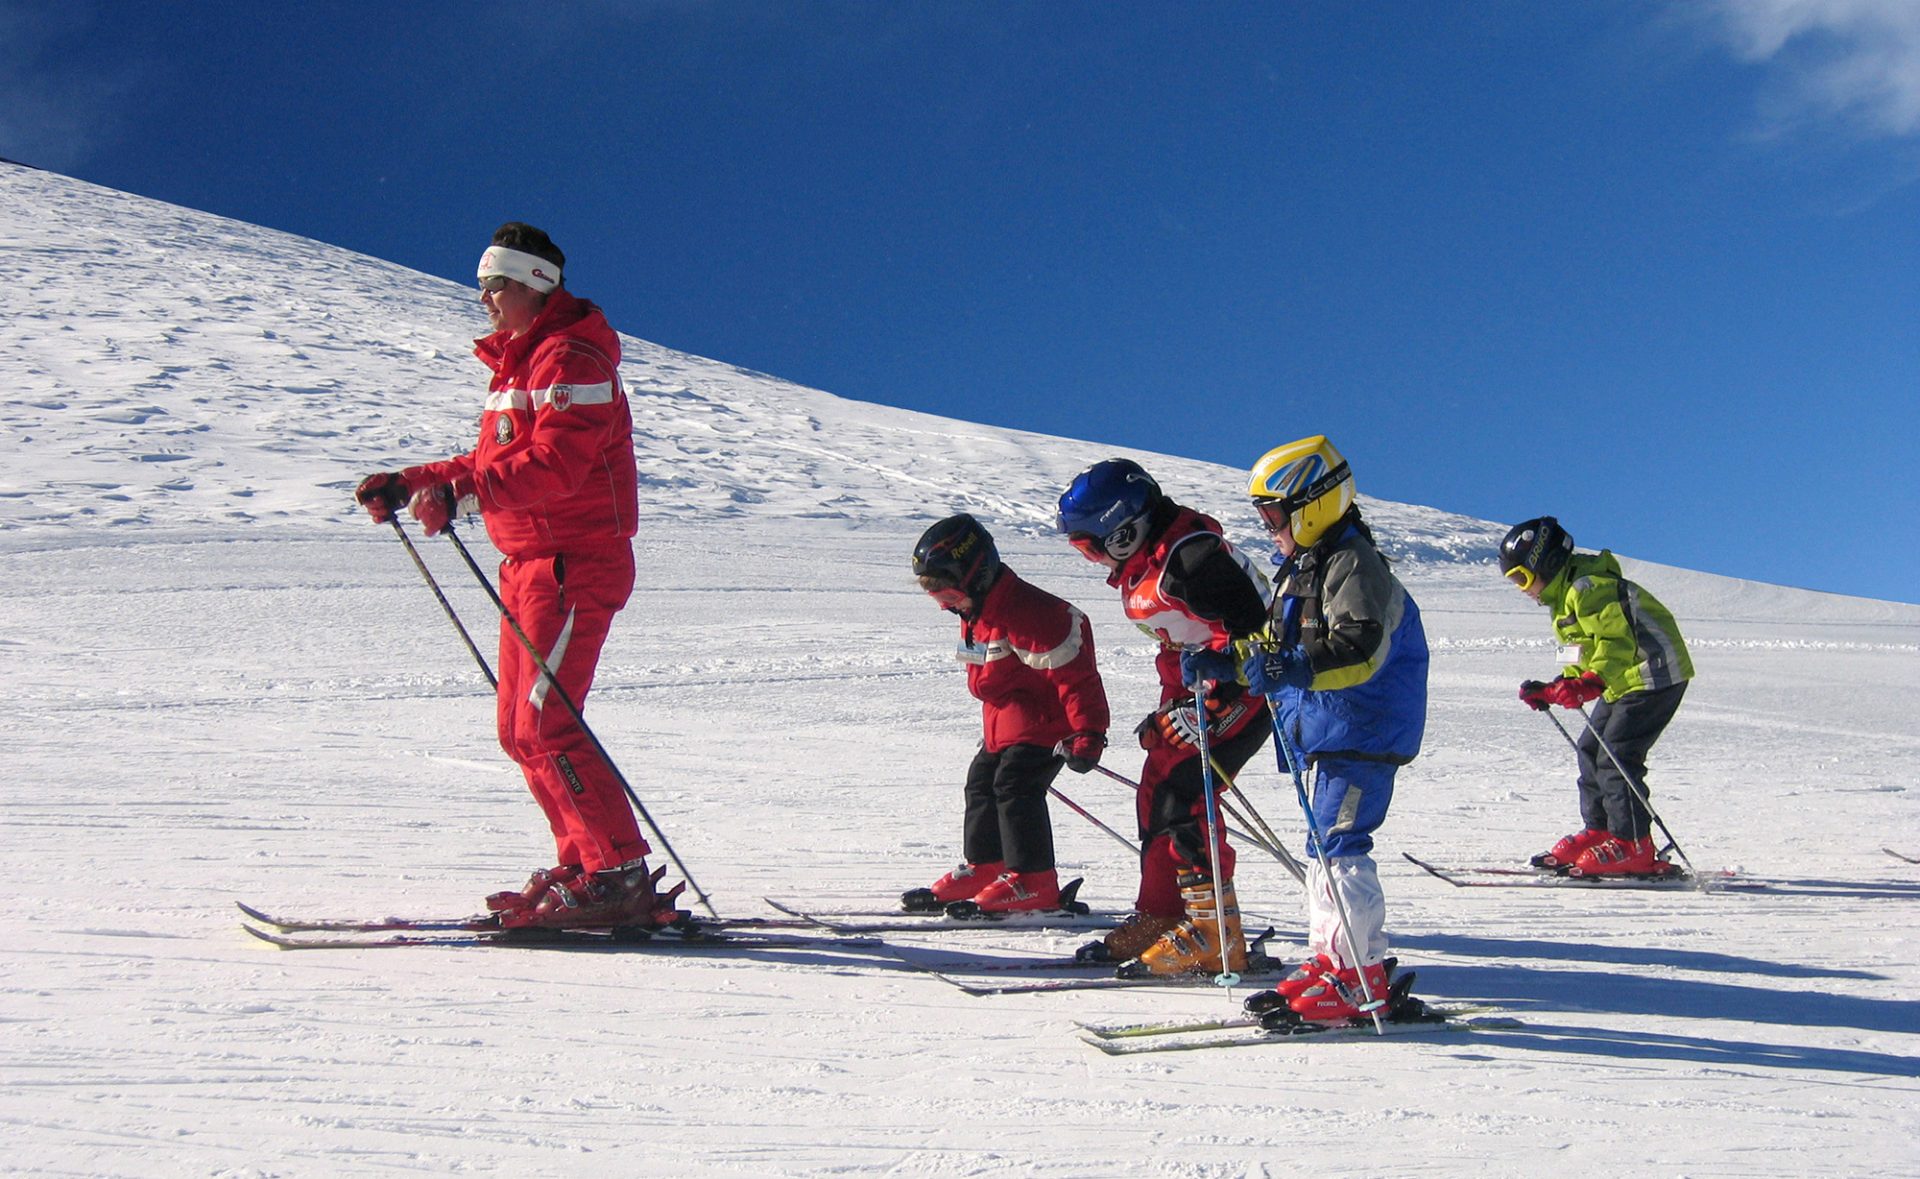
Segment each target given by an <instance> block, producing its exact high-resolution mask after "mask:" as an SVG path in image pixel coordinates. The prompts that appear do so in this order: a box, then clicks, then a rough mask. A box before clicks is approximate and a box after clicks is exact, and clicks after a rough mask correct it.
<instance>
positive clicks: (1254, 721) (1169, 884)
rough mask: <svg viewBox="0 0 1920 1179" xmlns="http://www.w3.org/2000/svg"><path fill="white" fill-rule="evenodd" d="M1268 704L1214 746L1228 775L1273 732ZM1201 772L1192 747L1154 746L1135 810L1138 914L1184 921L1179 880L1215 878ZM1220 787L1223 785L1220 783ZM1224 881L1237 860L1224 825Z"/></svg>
mask: <svg viewBox="0 0 1920 1179" xmlns="http://www.w3.org/2000/svg"><path fill="white" fill-rule="evenodd" d="M1271 721H1272V717H1271V714H1270V713H1269V712H1268V711H1267V708H1266V702H1265V701H1264V700H1261V701H1258V706H1257V707H1254V708H1250V709H1248V710H1247V712H1246V713H1245V715H1243V716H1241V717H1240V718H1239V720H1237V721H1236V722H1235V723H1234V724H1233V725H1232V726H1231V727H1230V728H1229V729H1228V731H1227V732H1225V733H1222V734H1220V735H1218V736H1217V737H1215V738H1214V740H1213V741H1211V742H1210V743H1209V744H1210V745H1211V747H1212V749H1213V757H1214V760H1215V761H1217V762H1219V763H1220V766H1221V768H1222V769H1225V770H1226V771H1227V772H1228V773H1229V774H1238V773H1239V772H1240V767H1242V766H1244V765H1246V764H1247V762H1248V760H1249V759H1251V758H1252V757H1253V755H1254V754H1255V753H1257V752H1259V750H1260V747H1261V746H1262V745H1264V744H1266V741H1267V737H1268V736H1269V735H1270V734H1271V732H1272V727H1273V726H1272V723H1271ZM1203 783H1204V779H1203V777H1202V775H1201V772H1200V751H1199V750H1198V749H1195V748H1194V747H1193V746H1191V745H1172V744H1168V743H1166V742H1155V743H1154V744H1153V745H1152V746H1151V747H1150V748H1148V750H1147V763H1146V765H1144V766H1142V767H1141V769H1140V789H1139V791H1138V793H1137V794H1136V795H1135V797H1134V806H1135V809H1136V812H1137V815H1138V818H1139V820H1140V839H1141V855H1140V889H1139V891H1138V892H1137V893H1136V894H1135V895H1134V900H1133V908H1134V911H1135V912H1136V913H1152V914H1154V915H1156V916H1162V917H1179V916H1181V915H1182V914H1184V913H1185V912H1186V901H1185V900H1184V899H1183V898H1182V897H1181V895H1180V874H1181V873H1183V872H1190V871H1194V870H1198V871H1201V872H1205V873H1206V874H1207V875H1209V876H1211V875H1213V856H1212V855H1211V853H1210V849H1209V848H1208V846H1207V841H1208V836H1209V834H1210V832H1209V831H1208V828H1207V818H1206V816H1207V802H1206V793H1205V790H1204V789H1203ZM1215 785H1216V787H1218V786H1219V785H1220V782H1219V779H1218V777H1217V776H1216V777H1215ZM1219 837H1220V875H1221V878H1222V881H1223V882H1224V881H1228V880H1232V879H1233V865H1234V861H1235V859H1236V858H1237V857H1236V856H1235V855H1234V850H1233V845H1232V844H1230V843H1228V842H1227V833H1226V830H1225V828H1224V824H1223V825H1222V829H1221V831H1220V833H1219Z"/></svg>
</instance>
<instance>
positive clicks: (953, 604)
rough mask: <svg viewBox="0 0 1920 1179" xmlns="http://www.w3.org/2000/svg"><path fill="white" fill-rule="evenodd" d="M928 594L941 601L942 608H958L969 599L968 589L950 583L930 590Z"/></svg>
mask: <svg viewBox="0 0 1920 1179" xmlns="http://www.w3.org/2000/svg"><path fill="white" fill-rule="evenodd" d="M927 596H928V597H929V598H932V599H933V600H934V601H936V602H938V603H940V608H941V609H942V610H958V609H959V608H960V606H961V604H962V603H963V602H965V601H966V600H967V591H966V590H963V589H961V588H960V587H959V586H957V585H949V586H943V587H942V588H940V589H933V590H928V591H927Z"/></svg>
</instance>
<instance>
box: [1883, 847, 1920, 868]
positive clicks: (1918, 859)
mask: <svg viewBox="0 0 1920 1179" xmlns="http://www.w3.org/2000/svg"><path fill="white" fill-rule="evenodd" d="M1880 850H1881V851H1883V852H1886V853H1887V854H1888V855H1890V856H1892V857H1893V858H1894V859H1896V860H1905V861H1906V862H1907V863H1909V864H1920V856H1910V855H1908V854H1906V853H1905V852H1897V851H1894V850H1893V849H1892V848H1890V847H1883V848H1881V849H1880Z"/></svg>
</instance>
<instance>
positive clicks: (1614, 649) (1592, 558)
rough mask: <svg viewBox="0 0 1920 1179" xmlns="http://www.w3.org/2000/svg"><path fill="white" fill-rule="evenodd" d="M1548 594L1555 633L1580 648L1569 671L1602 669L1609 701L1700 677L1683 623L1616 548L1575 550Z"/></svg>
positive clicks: (1542, 597)
mask: <svg viewBox="0 0 1920 1179" xmlns="http://www.w3.org/2000/svg"><path fill="white" fill-rule="evenodd" d="M1540 601H1541V603H1542V604H1543V605H1545V606H1546V607H1547V608H1548V609H1550V610H1552V611H1553V634H1554V637H1555V638H1556V639H1558V640H1559V641H1560V642H1561V643H1563V644H1566V645H1569V646H1577V647H1579V648H1580V659H1579V661H1578V662H1576V663H1572V664H1569V665H1568V666H1567V668H1566V674H1568V675H1580V674H1582V673H1583V672H1588V671H1595V672H1599V673H1600V678H1601V679H1603V680H1605V681H1606V682H1607V695H1606V698H1607V700H1608V701H1609V702H1612V701H1615V700H1618V699H1620V697H1622V696H1624V695H1626V694H1627V693H1628V692H1649V691H1653V690H1654V689H1657V688H1671V687H1672V686H1673V685H1675V684H1679V683H1684V682H1686V681H1687V680H1690V679H1692V678H1693V659H1692V657H1691V656H1689V655H1688V654H1687V644H1686V642H1685V641H1684V640H1683V639H1681V637H1680V624H1679V623H1677V622H1675V621H1674V620H1673V615H1672V613H1671V612H1669V611H1668V610H1667V608H1666V607H1665V606H1663V605H1661V604H1660V600H1659V599H1658V598H1656V597H1654V596H1653V595H1652V594H1650V593H1648V592H1647V591H1646V590H1645V589H1643V588H1641V587H1640V586H1639V585H1638V584H1636V583H1634V582H1632V581H1628V580H1627V579H1626V578H1625V577H1622V576H1621V575H1620V562H1619V560H1618V559H1617V558H1615V557H1614V555H1613V554H1612V553H1611V552H1608V551H1607V550H1605V549H1602V550H1601V551H1600V552H1599V553H1598V554H1597V555H1594V554H1586V553H1575V554H1574V555H1573V556H1571V557H1569V558H1568V559H1567V566H1566V568H1565V569H1562V570H1561V571H1560V573H1559V575H1558V576H1556V577H1555V578H1554V579H1553V581H1551V582H1549V583H1548V585H1547V588H1546V589H1545V590H1543V591H1542V592H1541V594H1540Z"/></svg>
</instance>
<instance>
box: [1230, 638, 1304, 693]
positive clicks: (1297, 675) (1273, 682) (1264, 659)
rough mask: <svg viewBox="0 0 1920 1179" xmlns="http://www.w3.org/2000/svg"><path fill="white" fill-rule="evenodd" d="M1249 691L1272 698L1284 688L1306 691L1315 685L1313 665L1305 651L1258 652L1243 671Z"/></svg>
mask: <svg viewBox="0 0 1920 1179" xmlns="http://www.w3.org/2000/svg"><path fill="white" fill-rule="evenodd" d="M1240 674H1241V675H1242V676H1244V677H1245V678H1246V681H1247V687H1248V688H1250V689H1252V690H1253V691H1255V692H1257V693H1259V694H1260V695H1262V696H1271V695H1273V694H1274V693H1275V692H1278V691H1279V690H1280V689H1282V688H1304V687H1306V686H1307V685H1308V684H1310V683H1312V682H1313V664H1312V662H1310V661H1309V660H1308V659H1307V652H1306V649H1305V648H1302V647H1282V648H1281V649H1280V650H1278V651H1270V652H1266V653H1261V652H1258V651H1256V652H1254V653H1253V654H1252V655H1251V656H1249V657H1248V658H1247V661H1246V663H1244V664H1242V665H1241V667H1240Z"/></svg>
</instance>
